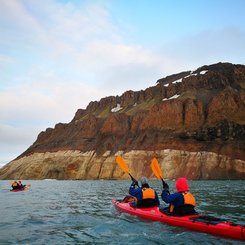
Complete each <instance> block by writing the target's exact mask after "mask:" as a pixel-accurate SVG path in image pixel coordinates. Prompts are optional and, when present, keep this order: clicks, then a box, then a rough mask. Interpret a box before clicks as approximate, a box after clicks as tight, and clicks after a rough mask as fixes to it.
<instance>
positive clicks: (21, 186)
mask: <svg viewBox="0 0 245 245" xmlns="http://www.w3.org/2000/svg"><path fill="white" fill-rule="evenodd" d="M18 186H19V188H25V187H26V185H23V184H22V183H21V180H19V181H18Z"/></svg>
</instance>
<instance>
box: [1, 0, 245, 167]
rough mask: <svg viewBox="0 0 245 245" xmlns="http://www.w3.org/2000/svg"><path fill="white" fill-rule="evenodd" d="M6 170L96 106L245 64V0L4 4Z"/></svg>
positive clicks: (15, 0)
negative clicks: (193, 73) (213, 67)
mask: <svg viewBox="0 0 245 245" xmlns="http://www.w3.org/2000/svg"><path fill="white" fill-rule="evenodd" d="M0 6H1V7H0V166H3V165H4V164H6V163H8V162H10V161H11V160H13V159H15V158H16V157H17V156H19V155H20V154H21V153H22V152H24V151H25V150H26V149H27V148H28V147H29V146H30V145H32V144H33V143H34V142H35V140H36V139H37V136H38V134H39V133H40V132H41V131H45V130H46V128H54V126H55V124H57V123H60V122H61V123H69V122H70V121H71V120H72V118H73V117H74V115H75V113H76V111H77V110H78V109H79V108H81V109H85V108H86V107H87V105H88V104H89V102H90V101H99V100H100V99H101V98H104V97H107V96H116V95H119V96H120V95H121V94H123V93H124V92H125V91H128V90H133V91H138V90H141V89H143V90H144V89H146V88H148V87H150V86H154V85H155V84H156V81H157V80H158V79H160V78H163V77H165V76H167V75H171V74H173V73H178V72H181V71H186V70H194V69H197V68H198V67H200V66H203V65H209V64H214V63H217V62H230V63H233V64H244V63H245V62H244V61H245V15H244V9H245V1H244V0H205V1H204V0H87V1H86V0H73V1H72V0H46V1H42V0H0Z"/></svg>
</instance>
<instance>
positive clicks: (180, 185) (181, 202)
mask: <svg viewBox="0 0 245 245" xmlns="http://www.w3.org/2000/svg"><path fill="white" fill-rule="evenodd" d="M176 189H177V191H178V192H176V193H173V194H170V192H169V186H168V184H167V183H165V182H164V184H163V191H162V194H161V197H162V200H163V201H164V202H166V203H169V204H170V205H169V209H168V212H169V213H170V214H172V215H176V216H184V215H191V214H197V212H196V211H195V209H194V208H195V206H196V200H195V197H194V196H193V195H192V194H191V193H190V192H189V187H188V181H187V179H186V178H183V177H182V178H178V179H177V181H176Z"/></svg>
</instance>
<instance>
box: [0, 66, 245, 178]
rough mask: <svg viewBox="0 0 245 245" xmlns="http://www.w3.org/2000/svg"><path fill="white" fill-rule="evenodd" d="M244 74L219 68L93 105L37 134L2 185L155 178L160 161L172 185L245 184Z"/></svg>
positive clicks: (1, 174)
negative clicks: (124, 167) (183, 180)
mask: <svg viewBox="0 0 245 245" xmlns="http://www.w3.org/2000/svg"><path fill="white" fill-rule="evenodd" d="M244 143H245V66H244V65H233V64H230V63H218V64H214V65H209V66H203V67H200V68H198V69H197V70H195V71H185V72H181V73H178V74H174V75H171V76H167V77H165V78H163V79H159V80H158V81H157V83H156V85H155V86H153V87H150V88H147V89H146V90H141V91H136V92H134V91H127V92H125V93H124V94H122V95H121V96H110V97H106V98H103V99H101V100H100V101H94V102H90V103H89V105H88V106H87V108H86V109H79V110H78V111H77V112H76V114H75V116H74V118H73V119H72V121H71V122H70V123H67V124H64V123H58V124H56V125H55V127H54V128H48V129H46V131H44V132H41V133H40V134H39V135H38V137H37V140H36V141H35V142H34V144H33V145H31V146H30V147H29V148H28V149H27V150H26V151H25V152H24V153H23V154H21V155H20V156H19V157H17V158H16V159H15V160H14V161H12V162H10V163H9V164H7V165H6V166H4V167H3V168H2V169H1V170H0V178H1V179H16V178H21V179H43V178H56V179H124V178H128V176H127V174H124V173H123V172H122V171H121V170H120V169H119V168H118V166H117V165H116V163H115V155H118V154H122V155H123V157H124V158H125V160H126V161H127V163H128V164H129V166H130V171H131V173H132V174H133V175H134V176H136V177H138V178H139V177H140V176H141V175H143V174H144V175H146V176H147V177H153V175H152V172H151V170H150V168H149V165H150V161H151V159H152V158H153V157H157V159H158V161H159V163H160V164H161V166H162V169H163V170H164V176H166V178H169V179H172V178H177V177H179V176H185V177H187V178H190V179H245V144H244Z"/></svg>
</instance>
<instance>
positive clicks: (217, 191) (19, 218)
mask: <svg viewBox="0 0 245 245" xmlns="http://www.w3.org/2000/svg"><path fill="white" fill-rule="evenodd" d="M26 182H27V183H30V184H31V185H32V187H31V189H30V191H25V192H20V193H11V192H10V191H9V183H8V182H7V181H0V185H1V191H0V206H1V209H0V217H1V219H0V244H32V245H34V244H134V245H135V244H241V243H240V242H239V241H238V242H237V241H233V240H228V239H222V238H219V237H214V236H211V235H208V234H205V233H198V232H193V231H188V230H184V229H182V228H178V227H173V226H169V225H166V224H164V223H160V222H152V221H147V220H143V219H140V218H138V217H136V216H132V215H129V214H125V213H121V212H119V211H118V210H116V209H115V208H114V206H113V205H112V204H111V199H113V198H116V199H122V198H123V197H124V195H126V194H127V192H128V187H129V185H130V181H52V180H50V181H26ZM168 182H169V186H170V190H174V182H173V181H168ZM151 183H152V186H153V187H155V188H156V189H157V190H158V192H159V194H160V190H161V189H160V188H161V186H160V185H161V183H160V182H159V181H151ZM190 187H191V191H192V193H193V194H195V196H196V199H197V204H198V207H197V209H198V211H199V212H202V213H206V214H209V215H213V216H217V217H221V218H227V219H230V220H233V221H237V223H241V224H243V225H245V214H244V206H245V200H244V195H245V194H244V193H245V192H244V181H228V182H227V183H226V182H225V181H191V182H190Z"/></svg>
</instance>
